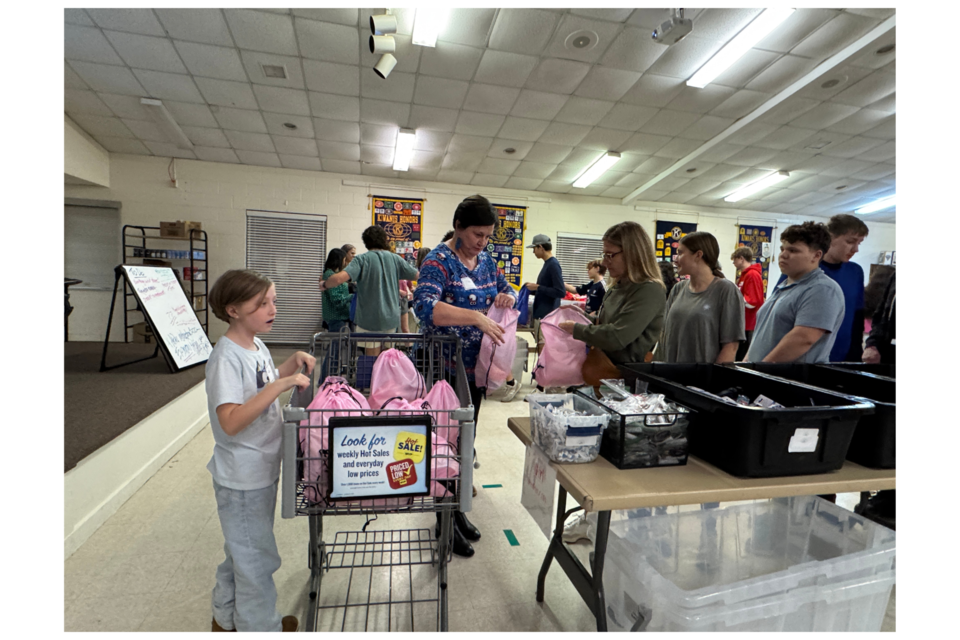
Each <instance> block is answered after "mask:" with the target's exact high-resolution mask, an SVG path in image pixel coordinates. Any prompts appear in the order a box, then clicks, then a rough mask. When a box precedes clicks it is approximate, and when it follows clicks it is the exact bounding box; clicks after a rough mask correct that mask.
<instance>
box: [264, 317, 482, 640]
mask: <svg viewBox="0 0 960 640" xmlns="http://www.w3.org/2000/svg"><path fill="white" fill-rule="evenodd" d="M371 347H375V348H377V349H380V350H386V349H388V348H391V347H392V348H397V349H399V350H401V351H403V352H405V353H406V354H407V355H408V356H409V357H410V359H411V360H412V361H413V362H414V364H415V366H416V368H417V370H418V371H419V372H420V373H421V375H423V378H424V382H425V383H426V390H427V391H428V392H429V390H430V389H431V388H432V387H433V385H434V384H437V383H438V382H440V381H441V380H446V381H447V382H448V383H449V384H450V385H451V386H452V387H453V388H454V390H455V391H456V395H457V398H458V399H459V401H460V408H458V409H454V410H449V411H439V410H427V411H423V412H422V413H423V414H426V415H428V416H430V418H431V424H432V427H431V429H432V432H431V436H432V439H434V440H435V439H436V437H437V435H438V433H440V432H442V434H443V437H444V438H445V439H446V440H447V441H449V442H451V443H456V444H457V446H456V448H455V452H454V453H451V454H450V455H440V454H437V455H433V456H431V458H430V460H429V461H430V465H431V469H432V470H434V471H435V470H436V469H437V468H438V467H442V466H443V465H444V464H447V465H449V464H451V463H453V462H456V463H457V464H458V465H459V469H460V472H459V477H456V478H449V479H443V480H438V481H437V482H439V483H441V484H442V485H443V487H444V490H443V491H442V492H441V495H439V496H434V495H426V496H415V497H413V496H408V497H401V498H386V499H378V500H362V501H361V500H332V499H330V498H329V497H327V496H329V489H328V487H326V486H324V484H323V483H321V482H317V481H316V480H314V481H310V480H304V468H305V465H307V464H311V463H312V464H313V465H319V464H330V463H331V462H332V460H331V459H330V450H329V449H325V448H321V449H320V459H318V458H317V457H309V456H308V455H307V454H306V453H305V451H308V452H309V451H316V450H317V448H316V447H311V446H310V445H311V439H315V438H321V439H322V442H326V443H328V444H332V442H333V438H332V435H333V434H332V431H331V429H332V427H331V426H329V425H328V426H315V427H314V426H301V421H303V424H309V423H310V418H311V415H314V414H321V415H320V416H317V415H314V420H313V422H320V421H321V420H319V419H317V418H318V417H323V416H322V414H324V413H327V414H328V416H327V417H329V416H330V414H333V413H335V412H336V413H337V415H338V416H343V415H344V412H343V410H337V411H335V410H312V409H307V407H308V406H309V405H310V403H311V401H312V400H313V398H314V394H315V393H316V390H317V387H318V383H319V384H322V382H323V381H322V380H319V381H318V380H316V379H315V378H316V377H317V375H316V372H319V371H320V369H321V365H322V363H323V362H326V366H327V367H328V371H329V373H328V375H330V376H341V377H343V378H345V379H346V380H347V381H348V382H349V383H350V385H351V386H352V387H354V388H355V389H357V390H358V391H360V392H362V393H363V394H364V395H369V391H370V381H371V374H372V369H373V366H372V365H373V361H374V360H375V357H374V356H369V355H366V354H365V353H364V351H365V350H369V349H370V348H371ZM310 353H311V354H312V355H314V356H315V357H316V359H317V363H316V366H315V367H314V372H315V373H311V374H310V378H311V380H310V383H311V384H310V386H309V387H308V388H307V389H304V390H300V389H297V388H295V389H294V392H293V394H292V395H291V398H290V403H289V404H288V405H286V406H285V407H284V408H283V420H284V425H283V472H282V476H281V482H282V490H281V516H282V517H284V518H293V517H296V516H307V517H308V518H309V531H310V534H309V536H310V542H309V548H308V554H307V562H308V566H309V568H310V588H309V594H310V605H309V609H308V613H307V620H306V628H307V629H308V630H310V631H316V630H317V624H318V619H319V616H320V615H321V612H325V613H323V615H324V616H325V620H324V622H325V624H326V623H329V622H330V619H328V618H326V615H336V616H338V617H337V619H336V621H339V625H337V626H339V628H340V630H341V631H359V630H361V629H360V628H357V627H358V626H359V624H360V621H361V619H362V625H363V628H362V630H364V631H366V630H368V626H369V624H370V621H371V612H373V613H374V616H373V617H374V619H377V618H378V614H379V615H380V616H381V617H382V614H383V613H384V612H385V613H386V615H387V620H388V622H387V628H388V630H393V629H394V626H395V625H396V626H397V627H402V630H404V631H414V630H424V629H423V623H420V628H418V627H417V622H416V619H415V615H421V616H423V615H429V616H432V615H433V613H434V612H435V614H436V621H435V623H436V626H433V624H430V626H431V627H433V629H432V630H440V631H446V630H447V629H448V617H447V562H448V561H449V560H450V558H451V557H452V553H453V512H454V511H455V510H460V511H469V510H470V507H471V500H472V495H473V494H472V486H473V478H472V475H473V469H472V465H471V464H469V463H468V464H460V462H461V461H464V460H466V461H470V460H472V458H473V435H474V430H475V426H476V425H475V424H474V422H473V405H472V404H471V402H470V393H469V391H468V387H467V377H466V372H465V371H464V368H463V359H462V357H461V345H460V339H459V338H458V337H456V336H426V335H421V334H377V333H363V334H351V333H349V332H347V331H343V332H340V333H317V334H315V335H314V336H313V339H312V340H311V344H310ZM410 399H411V400H412V398H410ZM371 414H373V415H376V416H378V417H389V416H399V415H401V414H402V412H401V411H396V410H385V411H373V412H370V411H361V410H357V411H356V416H357V417H360V416H370V415H371ZM407 415H409V412H407ZM418 415H420V414H419V413H418ZM323 422H326V420H323ZM441 424H442V425H443V426H439V425H441ZM324 432H326V433H324ZM313 444H314V445H315V444H317V443H316V441H314V442H313ZM447 450H448V451H449V450H450V448H448V449H447ZM427 453H428V454H429V451H428V452H427ZM323 458H325V459H323ZM431 477H434V478H436V477H438V474H436V473H431ZM464 488H465V490H463V489H464ZM423 512H438V513H439V514H440V517H439V520H440V525H439V526H440V535H439V538H438V537H437V536H435V535H434V527H433V526H431V527H429V528H426V529H403V530H391V531H383V530H371V531H367V530H366V529H367V525H369V524H370V523H371V522H372V521H371V520H370V519H369V518H368V519H367V523H366V524H365V525H364V526H363V529H362V530H361V531H337V533H336V534H335V538H334V541H333V543H326V542H324V541H323V517H324V516H341V515H352V516H355V515H358V514H363V515H372V514H378V513H381V514H410V513H423ZM331 569H345V570H349V575H348V576H347V587H346V591H345V592H344V593H341V591H343V589H342V586H343V585H342V584H339V585H337V586H338V589H336V590H334V591H335V593H334V597H333V598H332V599H333V600H334V602H333V603H332V604H325V603H324V600H326V598H325V599H324V600H322V599H321V597H320V596H321V591H320V589H321V583H322V581H323V576H324V574H326V573H327V572H329V571H330V570H331ZM434 571H435V574H436V575H435V578H436V585H435V589H434V588H433V586H432V585H431V584H429V583H428V584H427V585H426V588H423V586H422V585H419V584H418V585H414V577H416V578H417V582H418V583H419V582H421V581H422V580H423V579H426V578H425V577H426V576H430V574H432V573H433V572H434ZM367 573H369V576H367ZM398 574H399V577H398ZM431 577H432V576H431ZM428 580H429V579H428ZM364 582H365V583H366V584H364ZM430 582H432V581H430ZM357 589H359V590H360V591H361V592H362V591H364V590H365V591H366V593H365V594H364V593H358V591H357ZM407 609H409V616H407V613H406V612H407ZM340 610H342V618H341V617H340V616H341V612H340ZM361 612H362V618H361ZM348 618H349V620H350V623H349V624H348ZM427 630H430V629H427Z"/></svg>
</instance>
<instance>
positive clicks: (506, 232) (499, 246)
mask: <svg viewBox="0 0 960 640" xmlns="http://www.w3.org/2000/svg"><path fill="white" fill-rule="evenodd" d="M493 208H494V209H495V210H496V212H497V217H498V218H499V224H497V228H496V229H495V230H494V232H493V237H492V238H490V244H488V245H487V251H488V252H489V253H490V255H491V256H493V260H494V261H495V262H496V263H497V269H499V270H500V271H501V272H503V276H504V278H506V280H507V283H508V284H509V285H510V286H511V287H513V289H514V291H519V290H520V286H521V285H522V284H523V232H524V229H526V214H527V208H526V207H515V206H512V205H506V204H494V205H493Z"/></svg>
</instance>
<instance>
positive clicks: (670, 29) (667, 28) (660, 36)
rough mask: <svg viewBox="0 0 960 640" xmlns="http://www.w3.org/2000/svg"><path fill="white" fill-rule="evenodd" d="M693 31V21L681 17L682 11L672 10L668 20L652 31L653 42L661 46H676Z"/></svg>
mask: <svg viewBox="0 0 960 640" xmlns="http://www.w3.org/2000/svg"><path fill="white" fill-rule="evenodd" d="M691 31H693V20H687V19H685V18H684V17H683V9H674V10H673V14H672V15H671V16H670V19H669V20H665V21H664V22H663V24H661V25H660V26H659V27H657V28H656V29H654V30H653V34H652V37H653V41H654V42H659V43H660V44H663V45H668V46H669V45H671V44H676V43H678V42H680V41H681V40H683V38H684V36H686V35H687V34H688V33H690V32H691Z"/></svg>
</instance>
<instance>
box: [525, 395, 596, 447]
mask: <svg viewBox="0 0 960 640" xmlns="http://www.w3.org/2000/svg"><path fill="white" fill-rule="evenodd" d="M527 403H528V404H529V405H530V425H531V431H532V437H533V442H534V443H535V444H536V445H537V446H539V447H540V448H541V449H543V452H544V453H545V454H547V457H548V458H550V459H551V460H553V461H554V462H560V463H575V462H593V461H594V460H596V459H597V456H598V455H600V440H601V437H602V436H603V430H604V429H606V428H607V424H608V422H609V420H610V414H609V413H607V412H606V411H604V410H603V409H601V408H600V407H599V406H598V405H596V404H594V403H592V402H590V401H588V400H586V399H584V398H581V397H580V396H575V395H573V394H572V393H533V394H530V395H528V396H527ZM550 408H553V409H565V410H568V411H577V412H579V413H581V414H582V415H556V414H554V413H553V412H552V411H550Z"/></svg>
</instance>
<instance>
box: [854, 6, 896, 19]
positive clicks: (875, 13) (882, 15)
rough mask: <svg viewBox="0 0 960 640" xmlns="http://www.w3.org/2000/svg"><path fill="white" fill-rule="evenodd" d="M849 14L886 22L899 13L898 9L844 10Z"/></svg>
mask: <svg viewBox="0 0 960 640" xmlns="http://www.w3.org/2000/svg"><path fill="white" fill-rule="evenodd" d="M844 11H846V12H847V13H855V14H857V15H860V16H866V17H868V18H874V19H876V20H886V19H887V18H889V17H890V16H892V15H893V14H895V13H896V12H897V10H896V9H861V8H855V9H844Z"/></svg>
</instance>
